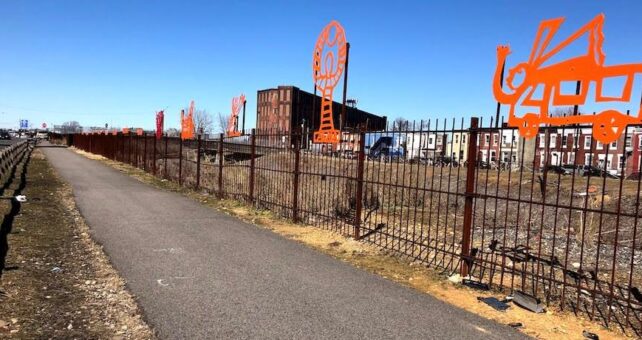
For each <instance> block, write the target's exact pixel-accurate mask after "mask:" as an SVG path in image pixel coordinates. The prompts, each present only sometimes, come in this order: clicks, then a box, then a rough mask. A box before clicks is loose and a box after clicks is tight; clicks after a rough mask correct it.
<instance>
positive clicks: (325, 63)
mask: <svg viewBox="0 0 642 340" xmlns="http://www.w3.org/2000/svg"><path fill="white" fill-rule="evenodd" d="M347 54H348V53H347V45H346V34H345V31H344V30H343V27H341V24H339V23H338V22H337V21H334V20H333V21H332V22H331V23H329V24H328V25H327V26H326V27H325V28H323V31H321V34H320V35H319V38H318V39H317V42H316V44H315V45H314V54H313V57H312V77H313V78H314V83H315V86H316V89H317V90H318V91H319V92H321V121H320V125H319V130H317V131H315V132H314V139H313V141H314V143H323V144H327V143H329V144H337V143H339V130H337V129H335V128H334V118H333V116H332V95H333V92H334V88H335V87H336V86H337V85H338V84H339V80H340V79H341V76H342V75H343V71H344V69H345V64H346V58H347Z"/></svg>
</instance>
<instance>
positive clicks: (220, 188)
mask: <svg viewBox="0 0 642 340" xmlns="http://www.w3.org/2000/svg"><path fill="white" fill-rule="evenodd" d="M217 153H218V197H219V198H223V134H222V133H221V134H220V135H219V137H218V152H217Z"/></svg>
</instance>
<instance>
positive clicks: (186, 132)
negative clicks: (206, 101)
mask: <svg viewBox="0 0 642 340" xmlns="http://www.w3.org/2000/svg"><path fill="white" fill-rule="evenodd" d="M193 138H194V101H193V100H192V102H191V103H190V105H189V112H188V113H187V116H186V115H185V110H181V139H182V140H186V139H193Z"/></svg>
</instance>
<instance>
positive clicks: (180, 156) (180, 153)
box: [178, 137, 183, 186]
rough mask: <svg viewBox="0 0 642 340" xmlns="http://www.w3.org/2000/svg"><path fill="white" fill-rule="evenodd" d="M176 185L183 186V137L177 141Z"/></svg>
mask: <svg viewBox="0 0 642 340" xmlns="http://www.w3.org/2000/svg"><path fill="white" fill-rule="evenodd" d="M178 185H181V186H182V185H183V137H180V138H179V139H178Z"/></svg>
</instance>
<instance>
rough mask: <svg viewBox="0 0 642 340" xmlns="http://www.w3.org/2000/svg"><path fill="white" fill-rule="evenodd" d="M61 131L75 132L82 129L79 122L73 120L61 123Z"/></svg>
mask: <svg viewBox="0 0 642 340" xmlns="http://www.w3.org/2000/svg"><path fill="white" fill-rule="evenodd" d="M61 130H62V131H61V132H62V133H77V132H81V131H82V127H81V126H80V123H78V122H77V121H75V120H72V121H68V122H64V123H62V129H61Z"/></svg>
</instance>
